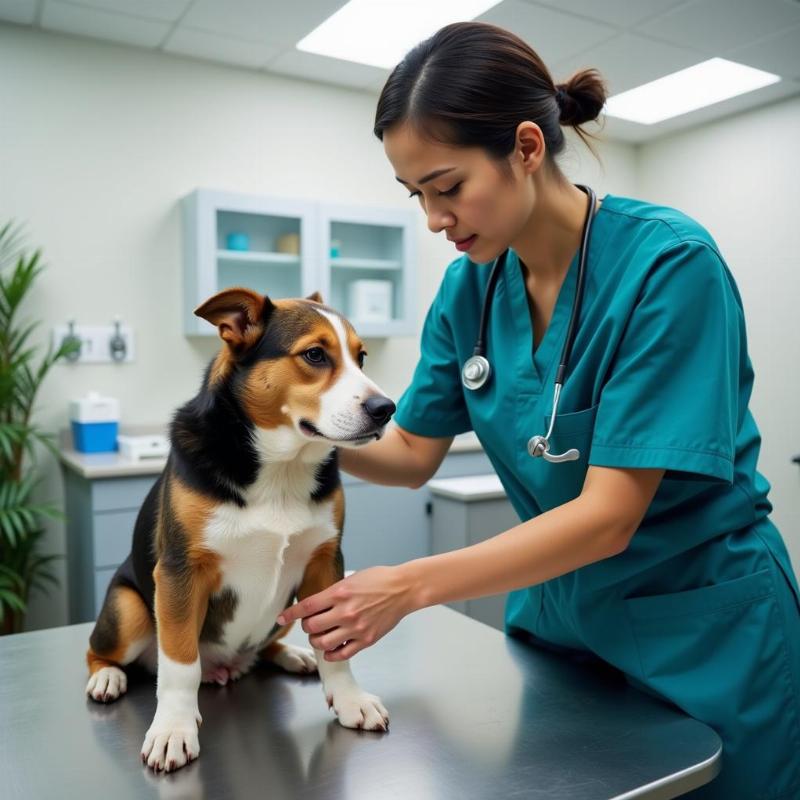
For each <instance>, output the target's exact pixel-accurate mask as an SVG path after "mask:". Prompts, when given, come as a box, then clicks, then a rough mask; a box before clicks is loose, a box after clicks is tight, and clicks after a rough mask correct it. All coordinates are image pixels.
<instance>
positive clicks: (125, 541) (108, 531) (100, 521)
mask: <svg viewBox="0 0 800 800" xmlns="http://www.w3.org/2000/svg"><path fill="white" fill-rule="evenodd" d="M138 513H139V512H138V511H106V512H105V513H104V514H95V515H94V525H93V527H94V566H95V567H96V568H98V567H99V568H102V567H108V566H111V565H112V564H121V563H122V562H123V561H124V560H125V559H126V558H127V557H128V553H130V551H131V542H132V540H133V526H134V524H135V523H136V515H137V514H138Z"/></svg>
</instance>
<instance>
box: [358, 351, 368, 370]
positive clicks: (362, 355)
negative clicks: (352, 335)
mask: <svg viewBox="0 0 800 800" xmlns="http://www.w3.org/2000/svg"><path fill="white" fill-rule="evenodd" d="M366 357H367V354H366V353H365V352H364V351H363V350H362V351H361V352H360V353H359V354H358V366H359V367H361V368H362V369H363V368H364V359H365V358H366Z"/></svg>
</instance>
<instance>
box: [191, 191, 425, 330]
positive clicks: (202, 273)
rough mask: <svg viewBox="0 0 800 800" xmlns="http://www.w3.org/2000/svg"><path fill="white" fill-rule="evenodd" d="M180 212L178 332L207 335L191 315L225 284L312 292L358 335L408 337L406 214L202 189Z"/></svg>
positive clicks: (410, 254) (409, 222)
mask: <svg viewBox="0 0 800 800" xmlns="http://www.w3.org/2000/svg"><path fill="white" fill-rule="evenodd" d="M182 205H183V250H184V252H183V261H184V306H185V309H184V332H185V333H186V334H187V335H196V336H216V335H217V331H216V329H215V328H214V326H213V325H211V324H209V323H208V322H206V321H205V320H202V319H200V318H199V317H196V316H195V315H194V313H193V312H194V309H195V308H197V306H198V305H200V304H201V303H202V302H203V301H205V300H206V299H207V298H209V297H211V296H212V295H213V294H215V293H216V292H219V291H221V290H223V289H225V288H228V287H231V286H247V287H249V288H251V289H254V290H256V291H258V292H261V293H262V294H267V295H269V296H270V297H273V298H276V299H279V298H284V297H305V296H307V295H309V294H311V293H312V292H314V291H319V292H320V293H321V294H322V297H323V299H324V300H325V302H326V303H327V304H328V305H330V306H332V307H333V308H336V309H337V310H339V311H341V312H342V313H343V314H344V315H345V316H346V317H348V318H349V319H350V320H351V321H352V322H353V324H354V325H355V327H356V330H357V331H358V332H359V334H360V335H362V336H364V337H383V336H393V335H398V334H407V335H410V334H413V333H414V330H415V316H414V306H415V303H414V297H415V295H414V291H415V282H414V269H415V252H414V243H413V225H414V217H413V214H411V213H409V212H407V211H401V210H394V209H380V208H371V207H361V206H347V205H333V204H324V203H317V202H314V201H310V200H301V199H291V198H280V197H266V196H258V195H245V194H236V193H231V192H222V191H216V190H212V189H196V190H195V191H194V192H192V193H191V194H189V195H187V196H186V197H185V198H184V199H183V202H182Z"/></svg>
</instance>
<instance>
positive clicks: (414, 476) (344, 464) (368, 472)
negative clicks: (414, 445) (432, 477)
mask: <svg viewBox="0 0 800 800" xmlns="http://www.w3.org/2000/svg"><path fill="white" fill-rule="evenodd" d="M338 453H339V466H340V467H341V468H342V469H343V470H344V471H345V472H348V473H350V475H355V477H356V478H361V479H362V480H365V481H369V482H370V483H377V484H382V485H383V486H408V487H411V488H416V487H417V486H419V485H420V484H421V483H422V482H424V481H425V480H426V479H427V475H423V474H422V473H423V470H422V465H420V464H419V463H418V460H417V458H416V457H415V455H414V453H413V452H412V450H411V448H410V447H409V446H408V444H407V443H406V441H405V439H403V437H402V436H401V435H400V432H399V431H398V430H397V429H396V428H389V429H388V430H387V431H386V434H385V435H384V437H383V438H382V439H380V440H379V441H377V442H372V443H371V444H368V445H366V446H364V447H359V448H358V449H357V450H353V449H349V448H344V447H340V448H339V450H338Z"/></svg>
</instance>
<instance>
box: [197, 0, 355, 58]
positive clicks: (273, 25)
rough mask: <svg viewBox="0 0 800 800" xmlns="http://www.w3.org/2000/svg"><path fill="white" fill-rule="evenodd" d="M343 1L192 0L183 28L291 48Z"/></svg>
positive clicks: (341, 4) (343, 0)
mask: <svg viewBox="0 0 800 800" xmlns="http://www.w3.org/2000/svg"><path fill="white" fill-rule="evenodd" d="M345 2H346V0H303V1H302V2H295V3H286V2H280V0H225V2H220V0H195V2H194V3H193V5H192V7H191V8H190V9H189V11H188V12H187V14H186V16H185V17H184V18H183V19H182V20H181V24H182V25H187V26H189V27H192V28H199V29H202V30H207V31H213V32H215V33H218V34H220V35H223V36H234V37H237V38H239V39H251V40H253V41H258V42H271V43H273V44H281V45H284V46H285V47H289V46H292V47H294V45H295V44H297V42H299V41H300V39H302V38H303V37H304V36H305V35H306V34H307V33H310V32H311V31H312V30H313V29H314V28H316V27H317V25H319V24H320V23H321V22H322V21H323V20H326V19H327V18H328V17H329V16H331V14H333V13H334V12H335V11H338V10H339V9H340V8H341V7H342V6H343V5H344V4H345Z"/></svg>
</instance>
